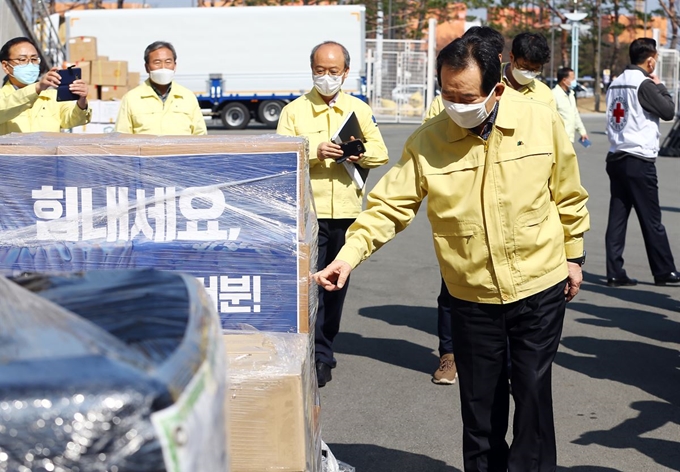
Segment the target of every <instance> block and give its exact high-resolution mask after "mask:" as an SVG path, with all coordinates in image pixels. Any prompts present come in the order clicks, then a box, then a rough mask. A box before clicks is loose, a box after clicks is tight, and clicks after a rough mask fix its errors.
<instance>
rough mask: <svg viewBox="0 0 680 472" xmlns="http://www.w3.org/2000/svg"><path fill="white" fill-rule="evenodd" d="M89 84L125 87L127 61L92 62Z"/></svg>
mask: <svg viewBox="0 0 680 472" xmlns="http://www.w3.org/2000/svg"><path fill="white" fill-rule="evenodd" d="M91 76H92V78H91V82H92V83H93V84H95V85H115V86H118V87H125V86H126V85H127V61H93V62H92V75H91Z"/></svg>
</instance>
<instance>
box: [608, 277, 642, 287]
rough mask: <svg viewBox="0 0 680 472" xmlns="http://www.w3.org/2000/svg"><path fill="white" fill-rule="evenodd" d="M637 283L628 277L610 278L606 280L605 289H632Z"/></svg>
mask: <svg viewBox="0 0 680 472" xmlns="http://www.w3.org/2000/svg"><path fill="white" fill-rule="evenodd" d="M637 283H638V281H637V280H636V279H631V278H630V277H628V276H626V277H612V278H610V279H607V287H633V286H635V285H637Z"/></svg>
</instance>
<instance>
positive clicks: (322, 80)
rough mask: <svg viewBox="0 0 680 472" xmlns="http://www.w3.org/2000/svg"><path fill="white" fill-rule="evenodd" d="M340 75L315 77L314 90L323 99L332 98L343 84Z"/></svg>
mask: <svg viewBox="0 0 680 472" xmlns="http://www.w3.org/2000/svg"><path fill="white" fill-rule="evenodd" d="M343 76H344V74H342V75H330V74H324V75H315V76H313V77H314V88H316V90H317V92H319V93H320V94H321V95H323V96H324V97H332V96H333V95H335V94H336V93H338V92H339V91H340V87H342V82H343Z"/></svg>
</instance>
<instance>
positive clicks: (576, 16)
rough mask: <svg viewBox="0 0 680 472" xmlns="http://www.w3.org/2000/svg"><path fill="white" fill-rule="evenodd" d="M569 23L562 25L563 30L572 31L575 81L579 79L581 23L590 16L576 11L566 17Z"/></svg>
mask: <svg viewBox="0 0 680 472" xmlns="http://www.w3.org/2000/svg"><path fill="white" fill-rule="evenodd" d="M564 16H565V17H566V18H567V20H569V23H568V24H566V25H560V26H561V27H562V29H565V30H571V68H572V69H574V79H575V80H577V79H578V45H579V32H580V31H581V27H582V25H581V21H582V20H583V19H584V18H585V17H586V16H588V14H587V13H581V12H578V11H575V12H573V13H567V14H566V15H564Z"/></svg>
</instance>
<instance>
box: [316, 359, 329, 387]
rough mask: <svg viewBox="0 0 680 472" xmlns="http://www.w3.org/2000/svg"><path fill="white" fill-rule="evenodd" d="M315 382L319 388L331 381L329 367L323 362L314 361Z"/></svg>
mask: <svg viewBox="0 0 680 472" xmlns="http://www.w3.org/2000/svg"><path fill="white" fill-rule="evenodd" d="M316 380H317V382H318V385H319V388H321V387H323V386H324V385H326V384H327V383H328V382H330V381H331V380H333V375H332V374H331V366H329V365H328V364H326V363H325V362H321V361H316Z"/></svg>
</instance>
